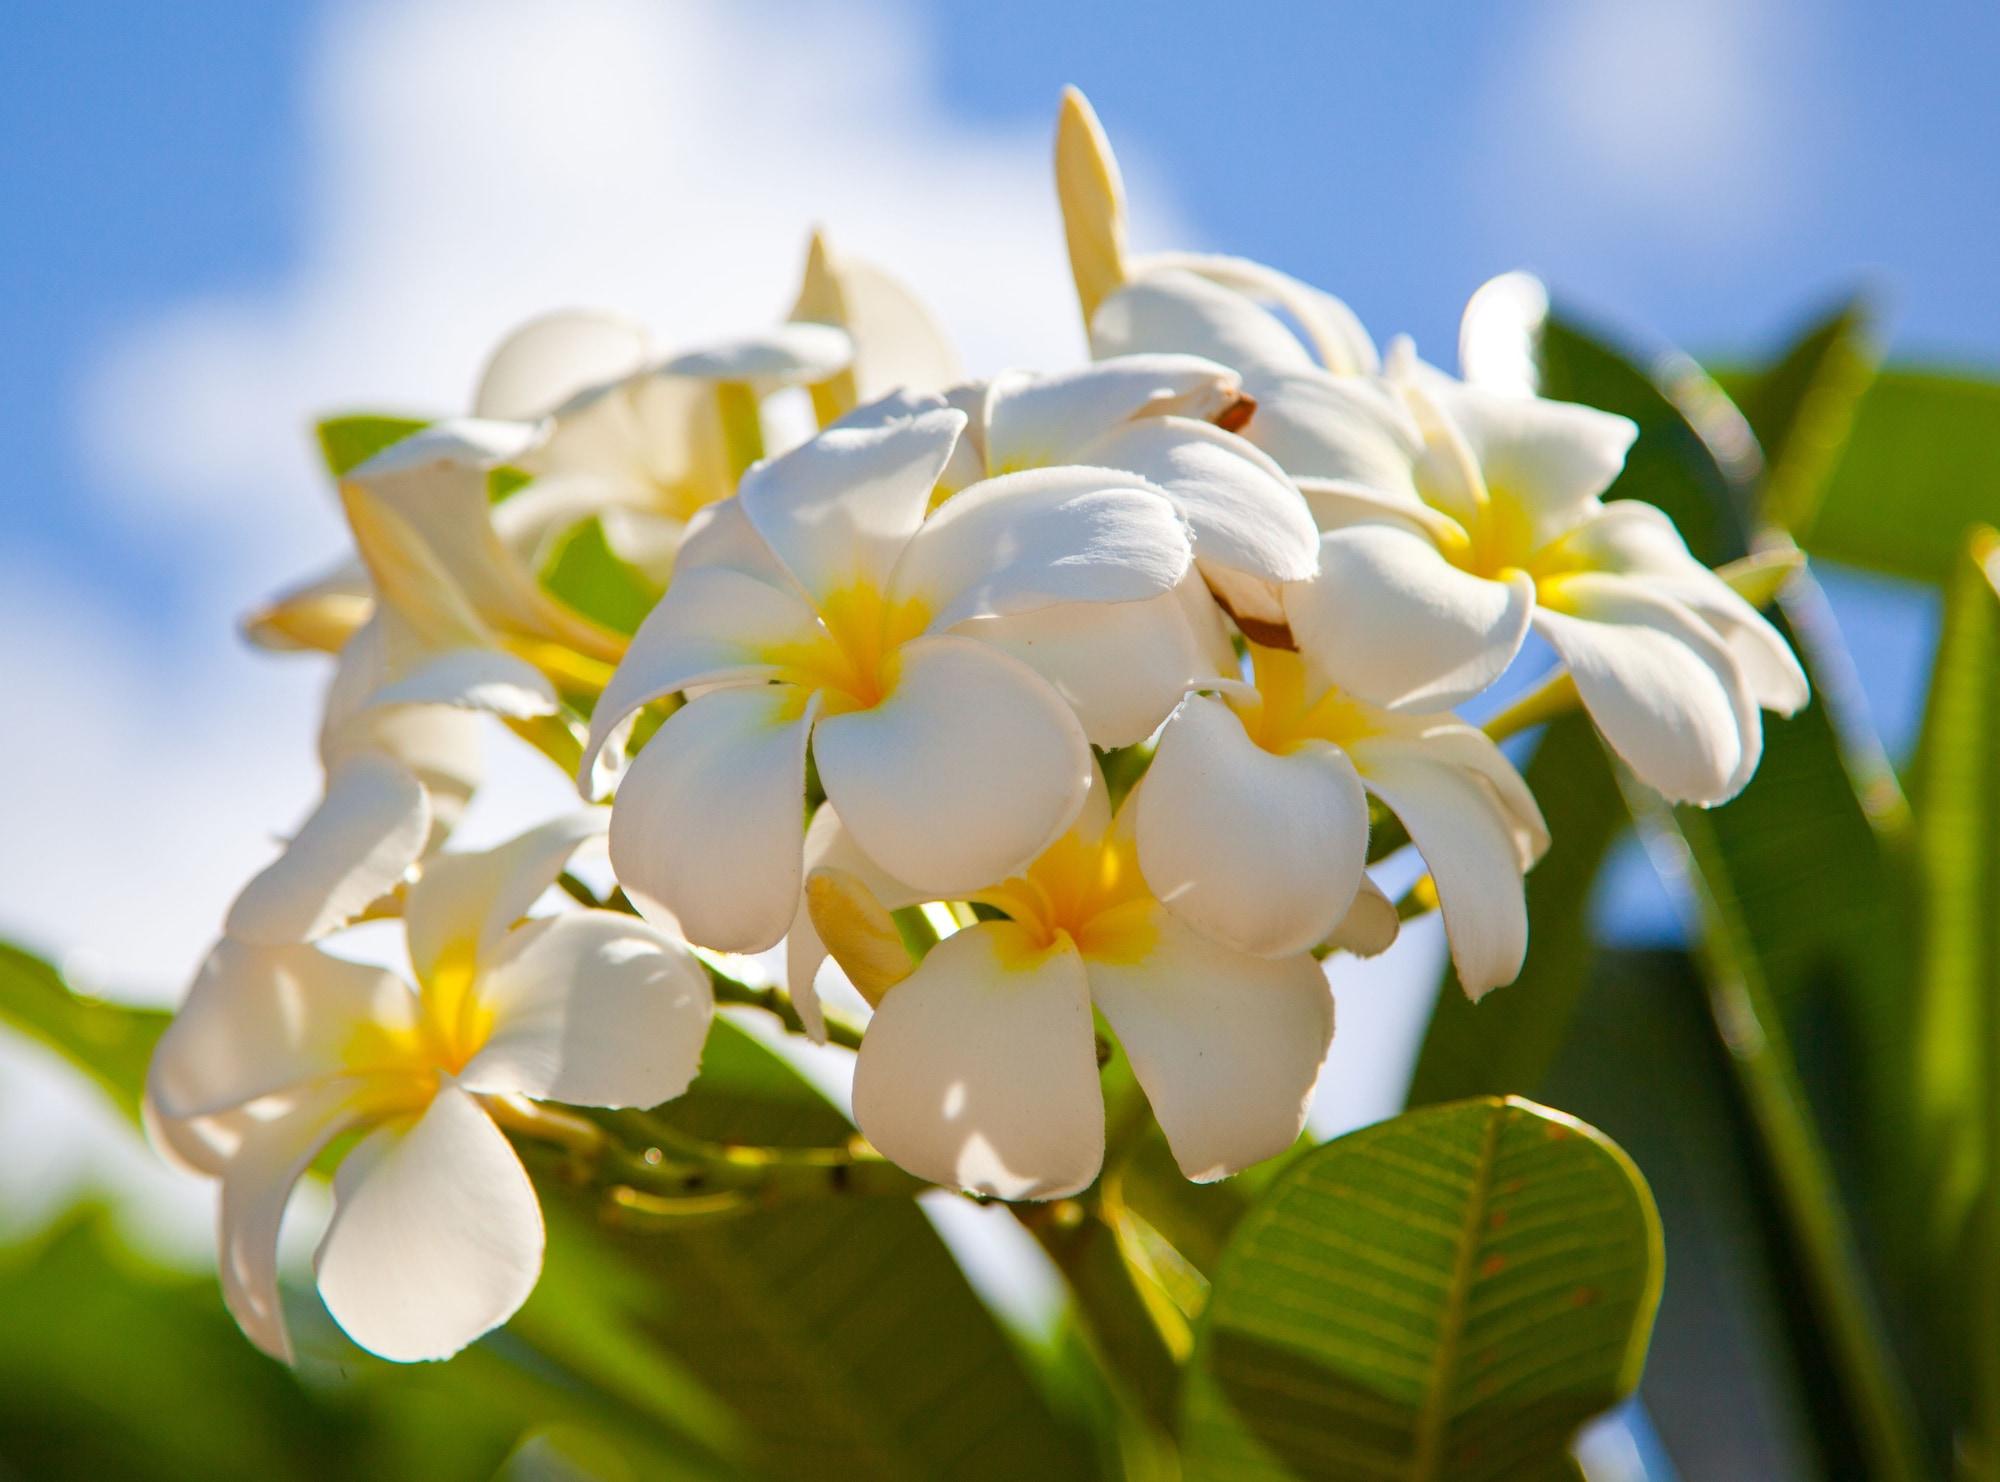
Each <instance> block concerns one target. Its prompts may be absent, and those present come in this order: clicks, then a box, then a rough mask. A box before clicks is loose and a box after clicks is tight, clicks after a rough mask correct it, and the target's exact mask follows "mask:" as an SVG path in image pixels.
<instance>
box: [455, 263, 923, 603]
mask: <svg viewBox="0 0 2000 1482" xmlns="http://www.w3.org/2000/svg"><path fill="white" fill-rule="evenodd" d="M957 364H958V362H957V357H956V355H955V354H954V353H953V352H952V350H951V347H950V345H949V344H948V343H947V342H946V341H945V339H944V336H943V333H942V331H941V330H939V329H938V328H937V326H936V324H935V321H934V320H933V319H932V318H931V315H930V313H929V311H928V310H926V309H925V308H924V307H923V305H922V304H920V303H919V302H918V301H917V300H916V298H915V297H914V296H913V295H912V294H910V292H909V291H908V290H907V289H906V288H904V287H903V286H902V284H900V283H899V282H898V281H897V280H896V279H895V278H893V277H891V276H890V275H889V274H887V273H885V272H883V271H882V270H881V269H879V268H876V267H874V266H872V265H870V264H868V263H865V262H862V261H859V260H856V259H852V258H840V257H836V256H835V254H834V253H833V252H832V250H831V249H830V248H829V247H828V246H827V244H826V242H825V240H824V239H823V238H822V237H821V236H820V235H818V234H815V235H814V237H813V239H812V245H811V248H810V251H809V253H808V256H807V262H806V270H805V275H804V280H803V282H802V285H801V288H800V291H799V301H798V304H797V306H796V307H795V308H794V310H793V312H792V319H791V322H789V323H785V324H781V325H776V326H773V327H772V328H770V329H767V330H763V331H758V332H755V333H752V334H747V335H741V336H737V337H735V338H732V339H728V340H723V341H719V342H717V343H714V344H711V345H707V346H703V347H700V348H697V349H694V350H690V351H687V352H684V353H681V354H678V355H674V356H672V357H670V358H666V359H661V358H660V357H658V356H657V355H656V354H655V353H654V351H653V349H652V345H651V342H650V339H649V337H648V335H647V334H646V332H645V330H644V329H643V328H642V327H640V326H639V325H637V324H634V323H632V322H631V321H629V320H626V319H624V318H622V317H620V316H618V315H614V314H608V313H603V312H592V311H568V312H563V313H557V314H550V315H546V316H544V317H542V318H540V319H536V320H534V321H531V322H530V323H528V324H526V325H524V326H523V327H522V328H520V329H519V330H517V331H515V332H514V333H513V334H512V335H510V336H509V337H508V338H507V339H506V340H505V341H503V342H502V344H501V345H500V347H499V348H498V349H497V350H495V351H494V353H493V356H492V358H491V359H490V360H489V361H488V362H487V366H486V369H485V372H484V374H483V375H482V376H481V378H480V384H479V389H478V391H477V392H476V393H475V395H474V398H473V413H474V415H475V416H477V417H483V418H495V419H501V420H515V421H526V422H534V421H539V420H540V419H542V418H544V417H546V418H548V419H549V423H550V425H549V430H548V435H547V437H546V439H545V440H544V441H542V442H541V443H540V444H539V445H538V446H536V447H534V448H532V449H530V450H529V451H528V452H526V453H525V454H524V455H523V456H522V457H521V458H520V460H519V464H518V466H519V467H520V468H521V469H522V470H523V471H525V472H527V473H530V474H532V475H534V476H535V482H534V483H533V485H532V486H530V487H529V488H528V489H526V490H523V491H522V492H521V493H519V494H517V495H515V496H514V497H513V498H511V499H509V500H507V501H506V502H505V503H504V504H503V505H502V506H501V507H500V509H499V510H497V511H496V514H495V518H496V520H497V521H498V522H499V524H500V526H501V528H502V530H503V532H505V533H506V534H507V535H508V536H509V537H510V538H511V539H512V540H513V541H514V542H515V543H516V544H517V545H518V546H519V547H521V548H523V549H532V550H537V551H541V550H545V549H546V548H547V544H548V542H549V541H550V540H551V539H552V538H553V537H554V536H556V535H559V534H560V533H561V532H562V531H563V530H565V529H567V528H568V527H569V526H571V525H573V524H574V523H575V522H576V521H577V520H579V519H582V518H585V517H588V516H591V515H598V516H601V517H602V519H603V520H604V528H605V534H606V537H607V539H608V541H609V542H610V544H611V546H612V549H613V550H615V551H616V552H617V553H618V554H619V555H620V556H621V557H623V558H625V559H626V560H628V561H630V562H631V563H632V564H634V565H635V566H637V567H638V568H639V569H641V570H642V571H644V572H646V573H647V574H648V575H649V576H651V577H653V578H654V579H655V580H656V581H658V582H659V583H660V584H661V585H664V584H665V583H666V581H667V579H668V576H669V574H670V572H671V569H672V564H673V556H674V552H675V550H676V549H677V548H678V546H679V544H680V540H681V538H682V536H683V535H684V534H685V530H686V524H687V521H688V520H689V519H690V518H691V517H692V516H693V515H694V514H695V512H696V511H698V510H700V509H702V508H705V507H706V506H708V505H710V504H714V503H716V502H717V501H719V500H723V499H727V498H728V497H729V496H730V495H731V494H733V493H735V492H736V482H737V480H738V478H740V477H741V475H742V473H743V471H744V469H745V468H746V467H748V465H749V464H750V463H751V462H753V461H755V459H756V458H758V457H760V456H761V455H762V444H763V441H764V438H765V435H766V431H767V429H766V427H765V419H764V415H763V410H762V407H763V401H764V398H765V397H767V396H768V395H769V394H770V393H772V392H774V391H779V390H783V389H785V388H787V387H794V386H803V387H807V388H809V389H810V390H811V392H812V396H813V401H814V405H815V406H816V407H817V408H818V409H819V410H820V413H821V417H822V420H823V421H831V420H833V419H834V418H835V417H837V416H839V415H841V414H843V413H845V412H846V411H848V410H850V409H851V408H852V407H853V406H854V405H855V402H856V398H857V396H863V397H867V398H870V399H872V398H873V397H875V396H879V395H881V394H883V393H885V392H887V391H890V390H893V389H895V388H896V387H898V386H903V387H910V388H912V389H917V390H928V389H936V388H941V387H943V386H945V385H947V384H949V383H950V382H951V381H952V380H955V379H956V376H957Z"/></svg>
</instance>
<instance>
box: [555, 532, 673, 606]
mask: <svg viewBox="0 0 2000 1482" xmlns="http://www.w3.org/2000/svg"><path fill="white" fill-rule="evenodd" d="M541 580H542V585H543V586H545V587H547V588H548V589H549V591H550V592H552V593H554V594H555V595H556V596H557V597H558V598H560V599H561V600H562V601H564V602H566V603H568V604H569V605H570V606H571V607H573V608H575V609H576V610H577V611H578V612H580V613H582V614H583V615H584V616H585V617H587V618H591V619H593V620H595V621H596V622H599V623H602V624H603V625H604V626H605V627H607V628H609V629H611V630H612V631H613V632H615V633H633V632H636V631H637V630H638V627H639V624H640V623H641V622H643V621H645V617H646V614H647V613H649V612H651V611H652V610H653V604H654V603H655V602H657V601H659V600H660V594H659V592H658V590H656V589H655V588H654V587H653V586H652V584H651V583H649V582H648V581H646V579H645V578H644V577H642V576H640V574H639V573H638V572H637V571H635V570H634V569H633V568H632V567H631V566H629V565H627V564H626V563H625V562H623V561H621V560H619V559H618V557H617V556H616V555H614V554H613V553H612V550H611V547H610V545H609V544H607V543H606V541H605V539H604V525H603V522H602V521H600V520H597V519H595V518H592V519H588V520H585V521H583V522H582V523H581V524H578V525H577V526H575V527H574V528H573V529H571V530H570V531H569V533H568V534H566V535H564V536H563V537H562V539H561V540H560V541H558V542H557V544H556V548H555V551H554V552H553V554H551V555H550V557H549V559H548V563H547V564H546V565H545V566H543V568H542V576H541Z"/></svg>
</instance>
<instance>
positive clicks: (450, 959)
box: [419, 941, 493, 1075]
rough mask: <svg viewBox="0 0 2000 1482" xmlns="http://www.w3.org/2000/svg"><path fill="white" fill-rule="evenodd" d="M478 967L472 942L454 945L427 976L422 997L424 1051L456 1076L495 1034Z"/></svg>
mask: <svg viewBox="0 0 2000 1482" xmlns="http://www.w3.org/2000/svg"><path fill="white" fill-rule="evenodd" d="M478 975H479V965H478V960H477V957H476V948H475V947H474V945H473V943H472V942H470V941H458V942H453V943H451V945H449V946H448V947H446V948H445V949H444V951H443V952H442V953H440V954H439V956H438V960H437V962H436V963H435V964H434V965H433V966H432V968H431V970H430V971H429V972H428V973H426V974H425V975H424V978H423V991H422V993H421V994H420V995H419V997H420V999H421V1002H422V1008H423V1017H422V1027H421V1029H420V1031H419V1032H420V1033H421V1034H422V1036H423V1041H424V1048H425V1050H426V1051H427V1052H428V1054H429V1056H430V1058H431V1060H432V1061H433V1063H435V1064H436V1065H438V1066H440V1067H441V1068H443V1069H445V1070H448V1071H450V1072H451V1073H452V1074H453V1075H456V1074H458V1072H459V1071H461V1070H463V1069H465V1066H466V1062H467V1061H469V1060H471V1059H472V1057H473V1056H474V1055H476V1054H478V1053H479V1050H480V1047H481V1046H482V1045H484V1044H485V1043H486V1040H487V1037H488V1036H489V1035H491V1034H492V1033H493V1010H492V1008H491V1006H490V1005H488V1004H487V1003H486V1001H485V999H484V998H482V997H481V996H480V994H479V992H478V991H477V983H478Z"/></svg>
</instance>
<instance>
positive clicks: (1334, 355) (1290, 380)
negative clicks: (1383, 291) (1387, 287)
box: [1056, 88, 1379, 479]
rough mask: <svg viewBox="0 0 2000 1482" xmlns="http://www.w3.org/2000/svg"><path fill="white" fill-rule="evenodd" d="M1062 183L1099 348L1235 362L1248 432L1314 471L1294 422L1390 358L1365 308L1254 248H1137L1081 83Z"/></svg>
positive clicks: (1070, 117)
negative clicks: (1343, 383)
mask: <svg viewBox="0 0 2000 1482" xmlns="http://www.w3.org/2000/svg"><path fill="white" fill-rule="evenodd" d="M1056 189H1057V194H1058V195H1059V196H1060V198H1061V201H1062V208H1063V225H1064V228H1065V230H1066V232H1067V234H1068V239H1069V249H1070V266H1071V269H1072V272H1073V273H1074V276H1075V278H1076V286H1077V297H1078V300H1079V302H1080V303H1081V305H1082V308H1083V318H1084V324H1085V327H1086V328H1087V329H1088V330H1089V333H1090V346H1091V353H1092V354H1093V355H1094V356H1096V357H1097V358H1098V359H1100V360H1102V359H1108V358H1111V357H1116V356H1124V355H1134V354H1172V353H1178V354H1184V355H1199V356H1203V357H1205V358H1207V359H1209V360H1213V361H1216V362H1219V363H1220V364H1222V365H1226V366H1228V367H1229V368H1230V369H1232V370H1234V371H1236V372H1237V373H1238V375H1240V376H1241V377H1242V383H1243V390H1244V392H1245V393H1246V394H1247V395H1249V396H1250V397H1252V398H1254V399H1255V401H1256V403H1257V415H1256V417H1255V418H1253V419H1252V420H1251V423H1250V425H1249V426H1248V427H1246V428H1245V429H1244V435H1245V436H1246V437H1247V438H1249V440H1250V441H1251V442H1253V443H1255V444H1257V445H1258V446H1259V447H1261V448H1263V449H1264V450H1265V451H1266V452H1268V453H1270V454H1272V456H1274V457H1275V458H1276V459H1277V461H1278V462H1279V463H1280V464H1282V465H1283V466H1284V468H1285V471H1286V472H1287V473H1289V474H1290V475H1291V476H1292V477H1293V478H1295V479H1301V478H1304V477H1307V476H1309V475H1311V474H1314V473H1315V472H1316V470H1315V469H1313V468H1311V467H1310V466H1307V465H1306V464H1304V463H1297V462H1295V461H1294V459H1293V457H1292V456H1291V455H1293V454H1294V453H1295V452H1296V451H1297V449H1296V448H1295V446H1294V439H1293V435H1292V429H1293V425H1294V423H1295V422H1297V421H1298V420H1299V419H1300V418H1301V417H1307V418H1309V417H1310V414H1311V409H1312V407H1313V405H1314V404H1315V403H1316V402H1317V401H1318V400H1319V399H1320V398H1321V397H1322V396H1323V395H1324V394H1325V393H1326V388H1327V386H1329V385H1330V384H1332V383H1334V382H1337V381H1338V380H1340V379H1342V378H1345V377H1348V376H1355V375H1367V374H1372V373H1373V372H1374V371H1375V370H1376V369H1377V367H1378V365H1379V361H1378V358H1377V356H1376V352H1375V346H1374V343H1373V342H1372V341H1371V340H1370V339H1369V337H1368V333H1367V331H1366V330H1364V329H1363V328H1362V327H1361V322H1360V321H1359V320H1358V319H1356V318H1355V316H1354V313H1353V311H1352V310H1351V309H1349V308H1348V307H1347V305H1346V304H1344V303H1342V302H1341V301H1340V300H1339V299H1337V298H1334V297H1333V296H1332V295H1331V294H1328V293H1323V292H1321V291H1320V290H1319V289H1317V288H1314V287H1312V286H1311V285H1310V284H1306V283H1302V282H1300V281H1299V280H1298V279H1296V278H1293V277H1291V276H1290V275H1288V274H1285V273H1281V272H1279V271H1278V270H1277V269H1276V268H1270V267H1266V266H1265V265H1264V264H1262V263H1257V262H1251V261H1249V260H1247V259H1244V258H1239V257H1218V256H1211V255H1206V254H1201V253H1189V252H1160V253H1150V254H1134V253H1132V252H1130V251H1129V250H1128V249H1127V247H1126V243H1125V235H1126V233H1125V190H1124V185H1123V182H1122V180H1121V179H1120V176H1119V171H1118V162H1117V159H1116V158H1115V157H1114V156H1113V154H1112V152H1111V146H1110V144H1109V142H1108V141H1107V140H1106V139H1105V137H1104V130H1103V128H1102V126H1101V125H1100V124H1099V123H1098V121H1097V116H1096V114H1094V113H1093V112H1092V111H1091V108H1090V104H1089V103H1088V102H1086V101H1085V100H1084V97H1083V95H1082V94H1081V93H1079V92H1077V91H1076V90H1075V89H1074V88H1072V89H1070V90H1069V91H1068V92H1066V93H1065V94H1064V96H1063V103H1062V111H1061V114H1060V116H1059V118H1058V120H1057V125H1056Z"/></svg>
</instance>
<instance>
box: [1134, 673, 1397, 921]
mask: <svg viewBox="0 0 2000 1482" xmlns="http://www.w3.org/2000/svg"><path fill="white" fill-rule="evenodd" d="M1137 806H1138V810H1139V811H1138V829H1139V834H1138V836H1139V866H1140V869H1141V870H1143V871H1144V873H1145V876H1146V884H1147V885H1148V886H1149V887H1150V888H1151V889H1152V892H1153V894H1154V895H1156V896H1158V897H1159V898H1160V900H1161V901H1162V902H1163V903H1164V904H1165V905H1166V906H1167V907H1168V908H1169V909H1170V910H1172V911H1173V913H1174V914H1175V915H1176V916H1179V917H1180V918H1181V919H1182V920H1183V921H1186V922H1188V923H1189V924H1190V925H1192V926H1195V927H1196V928H1198V929H1199V930H1201V931H1202V932H1204V933H1206V934H1207V935H1208V936H1211V937H1213V938H1214V939H1215V940H1216V941H1218V942H1223V943H1226V944H1227V945H1229V946H1232V947H1235V948H1237V949H1238V950H1240V951H1244V952H1254V953H1257V954H1258V955H1260V956H1264V957H1284V956H1288V955H1290V954H1292V953H1296V952H1304V951H1306V950H1308V949H1309V948H1311V947H1313V946H1315V945H1316V944H1318V943H1319V942H1321V941H1323V940H1324V939H1325V938H1326V937H1327V936H1328V935H1330V934H1331V933H1332V932H1333V930H1334V929H1335V928H1336V927H1337V926H1339V925H1340V922H1341V920H1342V918H1343V917H1345V916H1346V915H1347V911H1348V907H1349V906H1350V905H1351V904H1352V903H1353V901H1354V892H1355V891H1356V890H1357V889H1359V888H1360V885H1361V872H1362V867H1363V866H1364V865H1365V864H1366V862H1367V858H1368V800H1367V798H1365V797H1364V796H1363V795H1362V792H1361V779H1360V778H1359V777H1357V776H1356V775H1355V773H1354V765H1353V763H1351V762H1350V761H1348V759H1347V757H1346V755H1345V754H1344V753H1343V752H1342V751H1341V750H1340V748H1339V747H1337V746H1330V745H1328V744H1326V743H1325V742H1308V743H1307V744H1305V745H1304V746H1302V747H1300V748H1299V749H1298V750H1296V751H1294V752H1291V753H1290V754H1289V755H1285V756H1277V755H1273V754H1272V753H1271V752H1268V751H1265V750H1264V749H1263V748H1262V747H1260V746H1259V745H1257V743H1256V742H1254V741H1252V740H1251V739H1250V737H1249V736H1248V735H1247V734H1245V732H1244V729H1243V722H1242V721H1241V720H1239V719H1238V718H1237V716H1236V712H1235V711H1233V710H1232V709H1230V707H1229V706H1228V704H1226V703H1225V702H1224V701H1222V700H1219V699H1216V698H1214V697H1213V696H1208V695H1190V696H1189V697H1188V698H1187V700H1186V701H1184V702H1183V703H1182V705H1181V708H1180V709H1179V710H1178V711H1177V712H1176V713H1175V715H1174V718H1173V719H1172V720H1170V721H1168V722H1167V726H1166V729H1165V730H1164V731H1162V732H1161V733H1160V744H1159V748H1158V750H1157V751H1155V752H1154V754H1153V764H1152V766H1151V767H1150V768H1148V769H1147V772H1146V777H1145V780H1144V781H1143V782H1142V783H1141V784H1140V786H1139V793H1138V798H1137Z"/></svg>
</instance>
